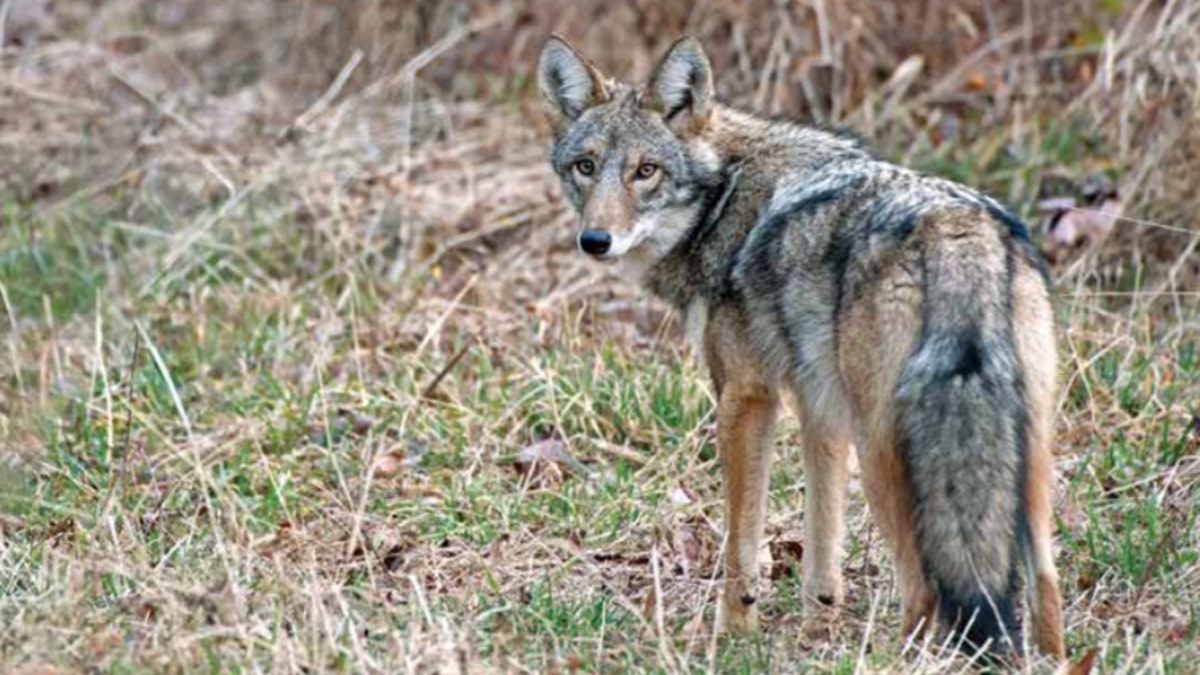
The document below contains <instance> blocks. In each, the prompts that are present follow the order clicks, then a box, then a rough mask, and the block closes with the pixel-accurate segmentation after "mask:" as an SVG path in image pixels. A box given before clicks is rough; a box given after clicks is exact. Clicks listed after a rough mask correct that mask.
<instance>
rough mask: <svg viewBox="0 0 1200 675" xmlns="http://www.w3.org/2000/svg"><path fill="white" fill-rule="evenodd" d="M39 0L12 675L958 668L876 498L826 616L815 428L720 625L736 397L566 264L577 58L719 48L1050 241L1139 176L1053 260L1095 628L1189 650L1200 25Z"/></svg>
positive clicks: (24, 128)
mask: <svg viewBox="0 0 1200 675" xmlns="http://www.w3.org/2000/svg"><path fill="white" fill-rule="evenodd" d="M37 4H39V3H36V2H33V3H31V2H30V1H29V0H15V2H0V6H3V7H4V8H5V9H6V10H8V11H9V12H14V11H15V9H14V8H16V9H19V10H21V11H22V12H24V13H23V14H21V21H22V23H21V24H20V26H19V27H18V26H16V24H15V23H10V24H9V28H8V29H7V30H6V32H5V41H4V42H5V44H4V46H3V53H2V55H0V78H2V79H0V102H2V103H0V196H2V197H3V198H2V199H0V218H3V222H2V223H0V291H2V293H0V300H2V302H3V310H4V315H5V316H4V318H3V319H2V320H0V326H3V328H0V331H3V332H0V341H2V342H3V347H2V348H0V349H2V351H0V354H3V357H2V358H0V443H3V447H4V453H3V458H4V467H5V468H4V469H3V471H2V472H0V486H2V489H3V490H4V491H5V492H4V494H3V503H4V505H5V508H4V509H3V511H2V512H0V530H2V532H3V538H2V539H0V625H4V626H6V630H5V631H4V632H3V634H0V669H3V670H27V671H28V672H37V671H36V670H35V669H37V668H44V669H46V671H47V672H57V671H59V670H67V671H71V670H84V669H89V668H95V669H99V670H126V671H143V670H146V671H162V670H168V671H170V670H187V671H191V670H199V669H203V668H208V669H211V670H255V671H258V670H268V669H269V670H281V671H296V670H308V671H310V672H311V671H326V670H350V671H382V672H393V671H403V672H458V671H460V670H467V671H482V672H488V671H490V670H496V671H505V672H508V671H521V670H531V671H536V672H543V671H550V670H560V671H561V670H576V669H577V670H584V671H594V670H604V671H608V672H620V671H625V670H654V671H660V672H661V671H667V672H682V671H705V670H709V669H718V670H722V671H739V672H762V671H784V672H792V671H798V670H806V669H812V670H818V671H837V672H852V671H859V670H861V671H866V672H893V671H905V672H908V671H914V672H958V671H959V670H961V669H962V667H963V665H964V664H963V662H962V661H961V660H958V659H952V658H947V657H946V656H945V655H944V653H942V651H941V650H939V649H937V645H932V644H926V645H904V644H903V643H902V641H901V640H900V639H899V637H898V636H897V635H896V630H897V626H896V620H895V614H896V611H895V603H896V598H895V591H894V588H893V582H892V578H891V573H890V564H889V562H888V561H887V557H886V554H885V553H884V551H883V549H882V546H881V545H880V542H879V537H878V535H877V533H875V532H874V531H873V526H872V525H871V524H870V521H869V519H868V518H867V517H866V514H865V512H864V509H863V507H862V499H861V495H860V494H859V491H858V489H857V487H855V488H854V507H853V513H852V518H851V525H850V539H851V546H850V548H849V550H848V553H847V559H846V562H845V569H846V574H847V577H848V583H849V587H850V590H851V599H850V602H849V606H848V608H847V612H846V613H845V616H844V617H843V619H842V620H841V621H839V622H838V623H837V624H836V625H835V626H834V627H833V629H832V630H831V631H830V632H829V633H823V632H821V631H816V632H813V631H808V630H806V627H805V626H801V611H800V608H799V605H800V603H799V600H798V598H799V596H798V593H797V590H798V589H797V582H796V581H795V579H794V575H793V573H792V567H793V565H794V564H795V563H796V561H797V558H798V557H799V556H802V554H803V553H802V552H803V541H802V534H801V533H800V532H798V523H799V520H800V514H801V513H802V509H803V476H802V473H801V472H800V471H799V470H798V468H797V458H798V456H797V453H796V449H795V448H796V440H797V434H796V433H795V429H794V428H791V427H789V428H787V429H785V430H784V431H783V432H782V433H781V441H782V442H781V443H780V444H779V446H778V449H777V451H778V453H779V454H780V456H781V461H779V462H777V465H778V466H779V470H778V476H777V477H776V479H775V481H774V482H773V484H772V497H771V499H772V516H771V521H770V522H771V525H770V530H771V534H772V537H771V546H770V551H769V552H770V556H769V557H770V559H771V560H770V565H771V567H770V569H771V574H772V577H773V578H775V589H774V591H773V595H772V596H771V597H769V598H766V599H765V608H766V612H767V614H768V625H769V626H770V627H769V629H768V630H767V631H766V633H765V634H764V635H763V636H762V637H760V638H758V639H755V640H749V641H733V642H730V643H726V642H724V641H722V640H718V639H716V637H715V636H714V635H713V631H712V624H713V617H712V607H713V606H714V605H715V602H714V600H715V593H716V589H717V588H718V587H719V583H718V581H719V580H718V579H716V575H717V573H718V569H719V564H718V562H719V558H720V554H721V535H720V522H721V515H722V511H721V505H720V499H719V495H720V486H719V482H718V480H717V475H716V474H717V472H716V465H715V459H714V456H713V448H712V439H711V423H712V419H711V402H710V401H709V397H708V393H707V390H706V389H705V385H704V380H703V377H702V376H701V374H700V373H699V372H698V371H697V370H696V368H695V367H694V366H693V365H692V364H691V362H690V360H689V359H688V358H687V357H686V355H685V354H684V353H683V351H682V343H681V341H680V340H678V337H679V335H678V333H679V330H678V327H677V326H676V323H675V321H674V318H673V317H671V316H670V315H669V313H668V312H666V311H665V310H664V309H663V308H662V307H661V306H660V305H659V304H657V303H655V302H653V301H651V300H647V299H645V298H643V297H642V296H641V294H640V293H639V292H638V291H637V290H636V289H633V288H631V287H629V286H628V285H626V284H624V283H623V282H622V281H621V280H620V279H612V278H609V277H607V276H605V275H604V274H603V273H602V272H601V271H599V270H595V269H593V268H591V267H589V266H588V265H587V264H585V263H584V262H583V261H581V260H579V259H578V257H577V256H576V255H575V254H574V251H573V249H572V245H571V235H570V233H571V224H570V223H571V216H570V215H569V214H568V213H566V211H565V210H564V209H563V207H562V206H561V203H560V200H559V199H558V187H557V185H556V183H555V180H554V178H553V177H552V176H551V175H550V173H549V172H548V170H547V169H546V167H545V166H544V153H545V142H546V138H545V134H544V130H543V129H542V128H541V127H540V125H539V124H538V123H537V122H535V121H534V120H535V119H536V118H535V111H536V110H537V102H536V100H534V98H533V94H534V92H532V91H531V83H530V79H529V67H530V64H531V62H532V59H533V58H534V57H535V55H536V51H537V49H538V47H539V46H540V43H541V40H542V39H543V38H544V37H545V36H546V35H547V34H548V33H549V32H550V31H552V30H559V31H562V32H564V33H566V34H568V35H570V36H571V37H572V38H573V39H574V40H576V41H577V42H578V43H580V44H581V46H582V47H583V48H584V49H585V51H587V52H588V53H589V54H594V55H596V56H597V57H598V60H599V61H600V63H601V65H602V66H604V67H606V68H608V69H610V70H612V71H614V72H619V73H630V74H632V75H634V76H640V75H643V74H644V73H646V72H647V71H648V70H649V68H650V66H651V64H652V60H653V58H654V57H655V55H656V53H657V51H658V50H659V49H661V47H662V46H663V45H664V44H665V43H666V42H668V41H670V40H671V39H672V38H673V37H674V36H675V35H676V34H678V33H681V32H692V33H696V34H698V35H700V36H701V37H702V38H703V39H704V41H705V43H706V45H708V46H709V49H710V51H711V53H712V54H713V56H714V61H715V63H716V65H717V70H718V72H719V88H720V91H721V93H722V95H723V96H725V97H726V98H727V99H728V100H731V101H733V102H736V103H738V104H741V105H745V106H749V107H754V108H756V109H758V110H762V111H764V112H770V113H774V112H782V113H788V114H803V115H807V116H812V117H815V118H817V119H820V120H824V121H830V122H846V123H849V124H851V125H853V126H854V127H855V128H857V129H859V130H861V131H862V132H863V133H865V134H867V135H868V136H869V137H870V138H871V140H872V141H873V142H874V143H875V144H876V145H877V146H878V147H879V148H880V149H881V151H882V152H883V153H884V154H886V155H888V156H891V157H895V158H896V159H898V160H901V161H904V162H906V163H910V164H913V165H916V166H919V167H921V168H924V169H927V170H931V171H936V172H939V173H944V174H946V175H950V176H952V177H955V178H958V179H960V180H964V181H967V182H970V183H973V184H976V185H980V186H983V187H985V188H986V189H988V190H989V191H991V192H992V193H994V194H996V195H997V196H998V197H1001V198H1003V199H1006V200H1008V201H1009V202H1010V203H1012V204H1013V205H1014V206H1015V207H1017V208H1018V209H1019V210H1021V211H1022V212H1024V213H1025V214H1027V215H1031V216H1035V217H1036V212H1035V209H1034V206H1033V203H1034V201H1035V199H1036V198H1037V196H1038V193H1039V188H1040V186H1041V183H1042V182H1043V180H1042V179H1043V177H1044V176H1047V175H1051V174H1055V175H1060V174H1065V175H1067V176H1068V177H1071V178H1074V179H1078V178H1081V177H1082V176H1084V175H1085V174H1087V173H1088V172H1092V171H1096V170H1102V171H1107V172H1108V173H1109V174H1110V175H1112V176H1113V177H1114V178H1115V180H1116V181H1117V183H1118V185H1119V187H1120V190H1121V195H1122V199H1123V202H1124V207H1125V208H1124V213H1125V216H1126V217H1127V218H1128V220H1124V221H1121V222H1120V223H1118V225H1117V226H1116V229H1115V234H1114V236H1113V237H1112V238H1111V239H1110V240H1109V241H1108V242H1106V243H1105V244H1104V245H1103V246H1100V247H1097V248H1095V249H1091V250H1088V251H1086V252H1083V255H1082V256H1081V257H1079V258H1077V259H1075V260H1071V261H1068V262H1066V263H1065V264H1064V265H1063V266H1062V267H1061V268H1060V269H1059V270H1058V274H1059V276H1060V282H1059V284H1060V285H1059V291H1058V292H1059V296H1060V302H1059V304H1060V310H1061V325H1062V328H1063V330H1062V353H1063V354H1064V368H1063V373H1062V376H1063V381H1064V385H1065V387H1064V393H1063V397H1062V405H1061V410H1062V414H1061V416H1060V420H1059V445H1060V459H1061V463H1060V466H1061V469H1062V478H1061V481H1060V485H1061V490H1060V509H1059V513H1060V515H1061V521H1060V523H1059V536H1060V540H1061V543H1062V552H1061V555H1060V565H1061V569H1062V571H1063V575H1064V581H1065V583H1064V587H1065V589H1066V594H1067V620H1068V634H1069V641H1070V644H1071V646H1072V647H1073V648H1074V650H1075V653H1076V656H1077V657H1079V656H1081V655H1082V654H1084V653H1086V652H1091V651H1094V652H1095V654H1096V655H1097V666H1098V668H1100V669H1101V670H1103V671H1105V672H1168V671H1170V672H1189V671H1190V670H1192V669H1193V668H1194V666H1193V664H1194V663H1195V662H1196V660H1197V658H1200V651H1198V650H1197V647H1196V644H1197V642H1198V640H1200V623H1198V622H1200V616H1198V615H1197V610H1196V607H1197V606H1200V531H1198V529H1197V519H1198V517H1200V507H1198V506H1197V503H1200V418H1198V417H1197V413H1198V410H1197V408H1198V407H1200V406H1198V401H1200V313H1198V312H1197V307H1198V304H1197V303H1198V302H1200V295H1197V294H1196V293H1197V292H1198V291H1200V283H1196V279H1197V275H1200V271H1198V270H1196V269H1195V268H1194V265H1195V263H1196V260H1197V258H1198V256H1197V255H1196V249H1195V247H1196V246H1197V242H1198V241H1200V236H1197V235H1195V234H1191V233H1192V232H1196V231H1200V228H1198V226H1197V222H1196V219H1195V216H1194V214H1195V213H1196V212H1197V207H1200V203H1198V202H1197V200H1198V199H1200V198H1198V197H1197V194H1198V193H1197V191H1196V190H1195V187H1194V185H1195V182H1194V180H1195V179H1194V178H1193V174H1194V171H1192V170H1191V169H1192V167H1194V166H1196V160H1197V149H1198V148H1200V128H1198V127H1197V123H1196V120H1195V111H1196V110H1197V108H1198V104H1200V82H1198V79H1200V72H1197V70H1196V67H1195V64H1196V63H1197V62H1200V3H1197V2H1195V1H1193V0H1175V1H1173V2H1167V3H1161V2H1151V1H1148V0H1147V1H1145V2H1140V3H1129V2H1126V3H1124V4H1123V5H1122V3H1114V2H1099V3H1095V2H1084V1H1083V0H1079V1H1073V2H1069V3H1063V4H1060V5H1054V6H1050V3H1033V2H1027V3H1016V2H1001V1H1000V0H991V1H990V2H988V1H984V2H979V3H966V2H951V3H925V2H898V3H892V4H890V5H887V6H882V7H881V6H879V5H877V4H875V3H867V2H857V1H855V2H846V3H835V2H832V1H830V0H826V1H825V2H822V1H821V0H812V1H811V2H791V3H774V2H750V3H735V2H717V1H710V2H704V3H699V4H698V5H697V7H696V8H694V9H690V8H689V9H686V10H685V9H683V8H681V7H674V6H673V7H670V8H668V6H667V5H665V4H664V3H652V2H642V1H640V0H639V1H638V2H630V3H624V4H600V3H581V4H579V5H576V4H573V3H566V2H561V1H552V0H529V1H527V2H495V1H490V2H452V3H444V2H441V3H439V2H425V1H417V2H391V1H385V0H379V1H374V2H348V1H346V2H342V1H336V2H335V1H330V2H294V1H284V0H278V1H273V0H257V1H253V2H239V3H220V4H219V3H199V2H186V1H182V0H164V1H160V2H148V1H140V0H116V1H111V2H105V3H98V4H95V6H93V5H94V3H90V2H83V1H81V0H72V1H67V0H57V1H56V2H55V3H54V5H53V8H52V10H51V11H50V13H49V14H47V15H46V16H41V15H39V14H38V13H37V12H36V11H33V12H31V11H30V10H29V8H30V7H33V6H34V5H37ZM34 9H36V7H34ZM14 16H15V14H14ZM18 28H19V30H18ZM14 36H19V39H20V41H21V44H20V45H16V44H12V43H11V40H13V39H14ZM1030 668H1031V669H1033V670H1035V671H1038V672H1041V671H1047V670H1050V668H1049V667H1048V666H1047V665H1046V664H1044V663H1037V662H1035V663H1033V664H1031V665H1030Z"/></svg>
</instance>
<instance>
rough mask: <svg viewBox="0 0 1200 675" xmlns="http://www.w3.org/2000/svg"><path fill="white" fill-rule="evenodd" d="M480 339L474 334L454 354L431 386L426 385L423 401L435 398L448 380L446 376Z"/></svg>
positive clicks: (422, 392) (422, 393)
mask: <svg viewBox="0 0 1200 675" xmlns="http://www.w3.org/2000/svg"><path fill="white" fill-rule="evenodd" d="M478 339H479V336H478V335H474V334H473V335H471V336H470V337H469V338H467V341H466V342H465V343H463V346H462V347H459V348H458V351H457V352H455V353H454V356H451V357H450V360H449V361H447V362H446V365H444V366H442V369H441V370H440V371H438V374H437V375H435V376H434V378H433V380H432V381H431V382H430V383H429V384H427V385H425V389H423V390H422V391H421V399H422V400H427V399H429V398H430V397H431V396H433V393H434V392H435V391H437V388H438V385H439V384H441V383H442V380H444V379H446V376H447V375H449V374H450V371H451V370H453V369H454V366H456V365H458V362H459V361H461V360H462V358H463V357H464V356H466V355H467V351H469V350H470V349H471V346H472V345H474V344H475V342H476V341H477V340H478Z"/></svg>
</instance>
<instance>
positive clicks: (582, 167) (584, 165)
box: [575, 159, 596, 176]
mask: <svg viewBox="0 0 1200 675" xmlns="http://www.w3.org/2000/svg"><path fill="white" fill-rule="evenodd" d="M575 170H576V171H578V172H579V175H580V176H590V175H592V174H593V173H595V172H596V163H595V162H593V161H592V160H590V159H581V160H579V161H578V162H575Z"/></svg>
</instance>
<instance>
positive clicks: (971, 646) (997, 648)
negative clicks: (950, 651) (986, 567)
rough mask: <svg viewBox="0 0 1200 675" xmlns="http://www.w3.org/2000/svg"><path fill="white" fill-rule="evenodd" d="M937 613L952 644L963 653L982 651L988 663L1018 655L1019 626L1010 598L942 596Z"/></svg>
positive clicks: (1019, 646) (1019, 641)
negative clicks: (950, 636) (949, 634)
mask: <svg viewBox="0 0 1200 675" xmlns="http://www.w3.org/2000/svg"><path fill="white" fill-rule="evenodd" d="M938 614H939V616H940V617H942V619H943V621H944V622H945V624H946V626H947V627H948V628H949V629H950V630H951V631H952V634H953V640H954V642H953V644H955V645H959V646H960V648H961V649H962V651H963V652H965V653H967V654H972V655H974V654H977V653H979V652H981V651H982V652H983V655H984V657H985V659H986V660H987V661H989V662H990V661H993V660H995V659H1003V658H1004V657H1007V656H1010V655H1019V654H1020V651H1021V634H1020V626H1019V625H1018V624H1017V612H1016V608H1015V606H1014V603H1013V599H1012V597H1011V595H1010V596H1000V597H997V596H987V595H983V594H981V593H974V594H970V595H962V596H954V595H942V597H941V598H940V599H939V603H938Z"/></svg>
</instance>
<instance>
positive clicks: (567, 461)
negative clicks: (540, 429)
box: [513, 439, 588, 488]
mask: <svg viewBox="0 0 1200 675" xmlns="http://www.w3.org/2000/svg"><path fill="white" fill-rule="evenodd" d="M513 469H515V470H516V472H517V475H519V476H521V477H522V478H524V479H525V480H527V481H529V483H530V485H531V486H533V487H537V488H549V487H554V486H557V485H559V484H561V483H562V481H563V479H565V478H566V477H567V476H568V475H582V476H586V475H587V474H588V472H587V468H586V467H584V466H583V464H581V463H580V462H579V460H577V459H575V458H574V457H572V456H571V455H570V453H568V452H567V445H566V443H563V442H562V441H560V440H557V439H547V440H544V441H539V442H537V443H534V444H533V445H530V446H527V447H525V448H522V449H521V451H520V452H518V453H517V457H516V459H514V460H513Z"/></svg>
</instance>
